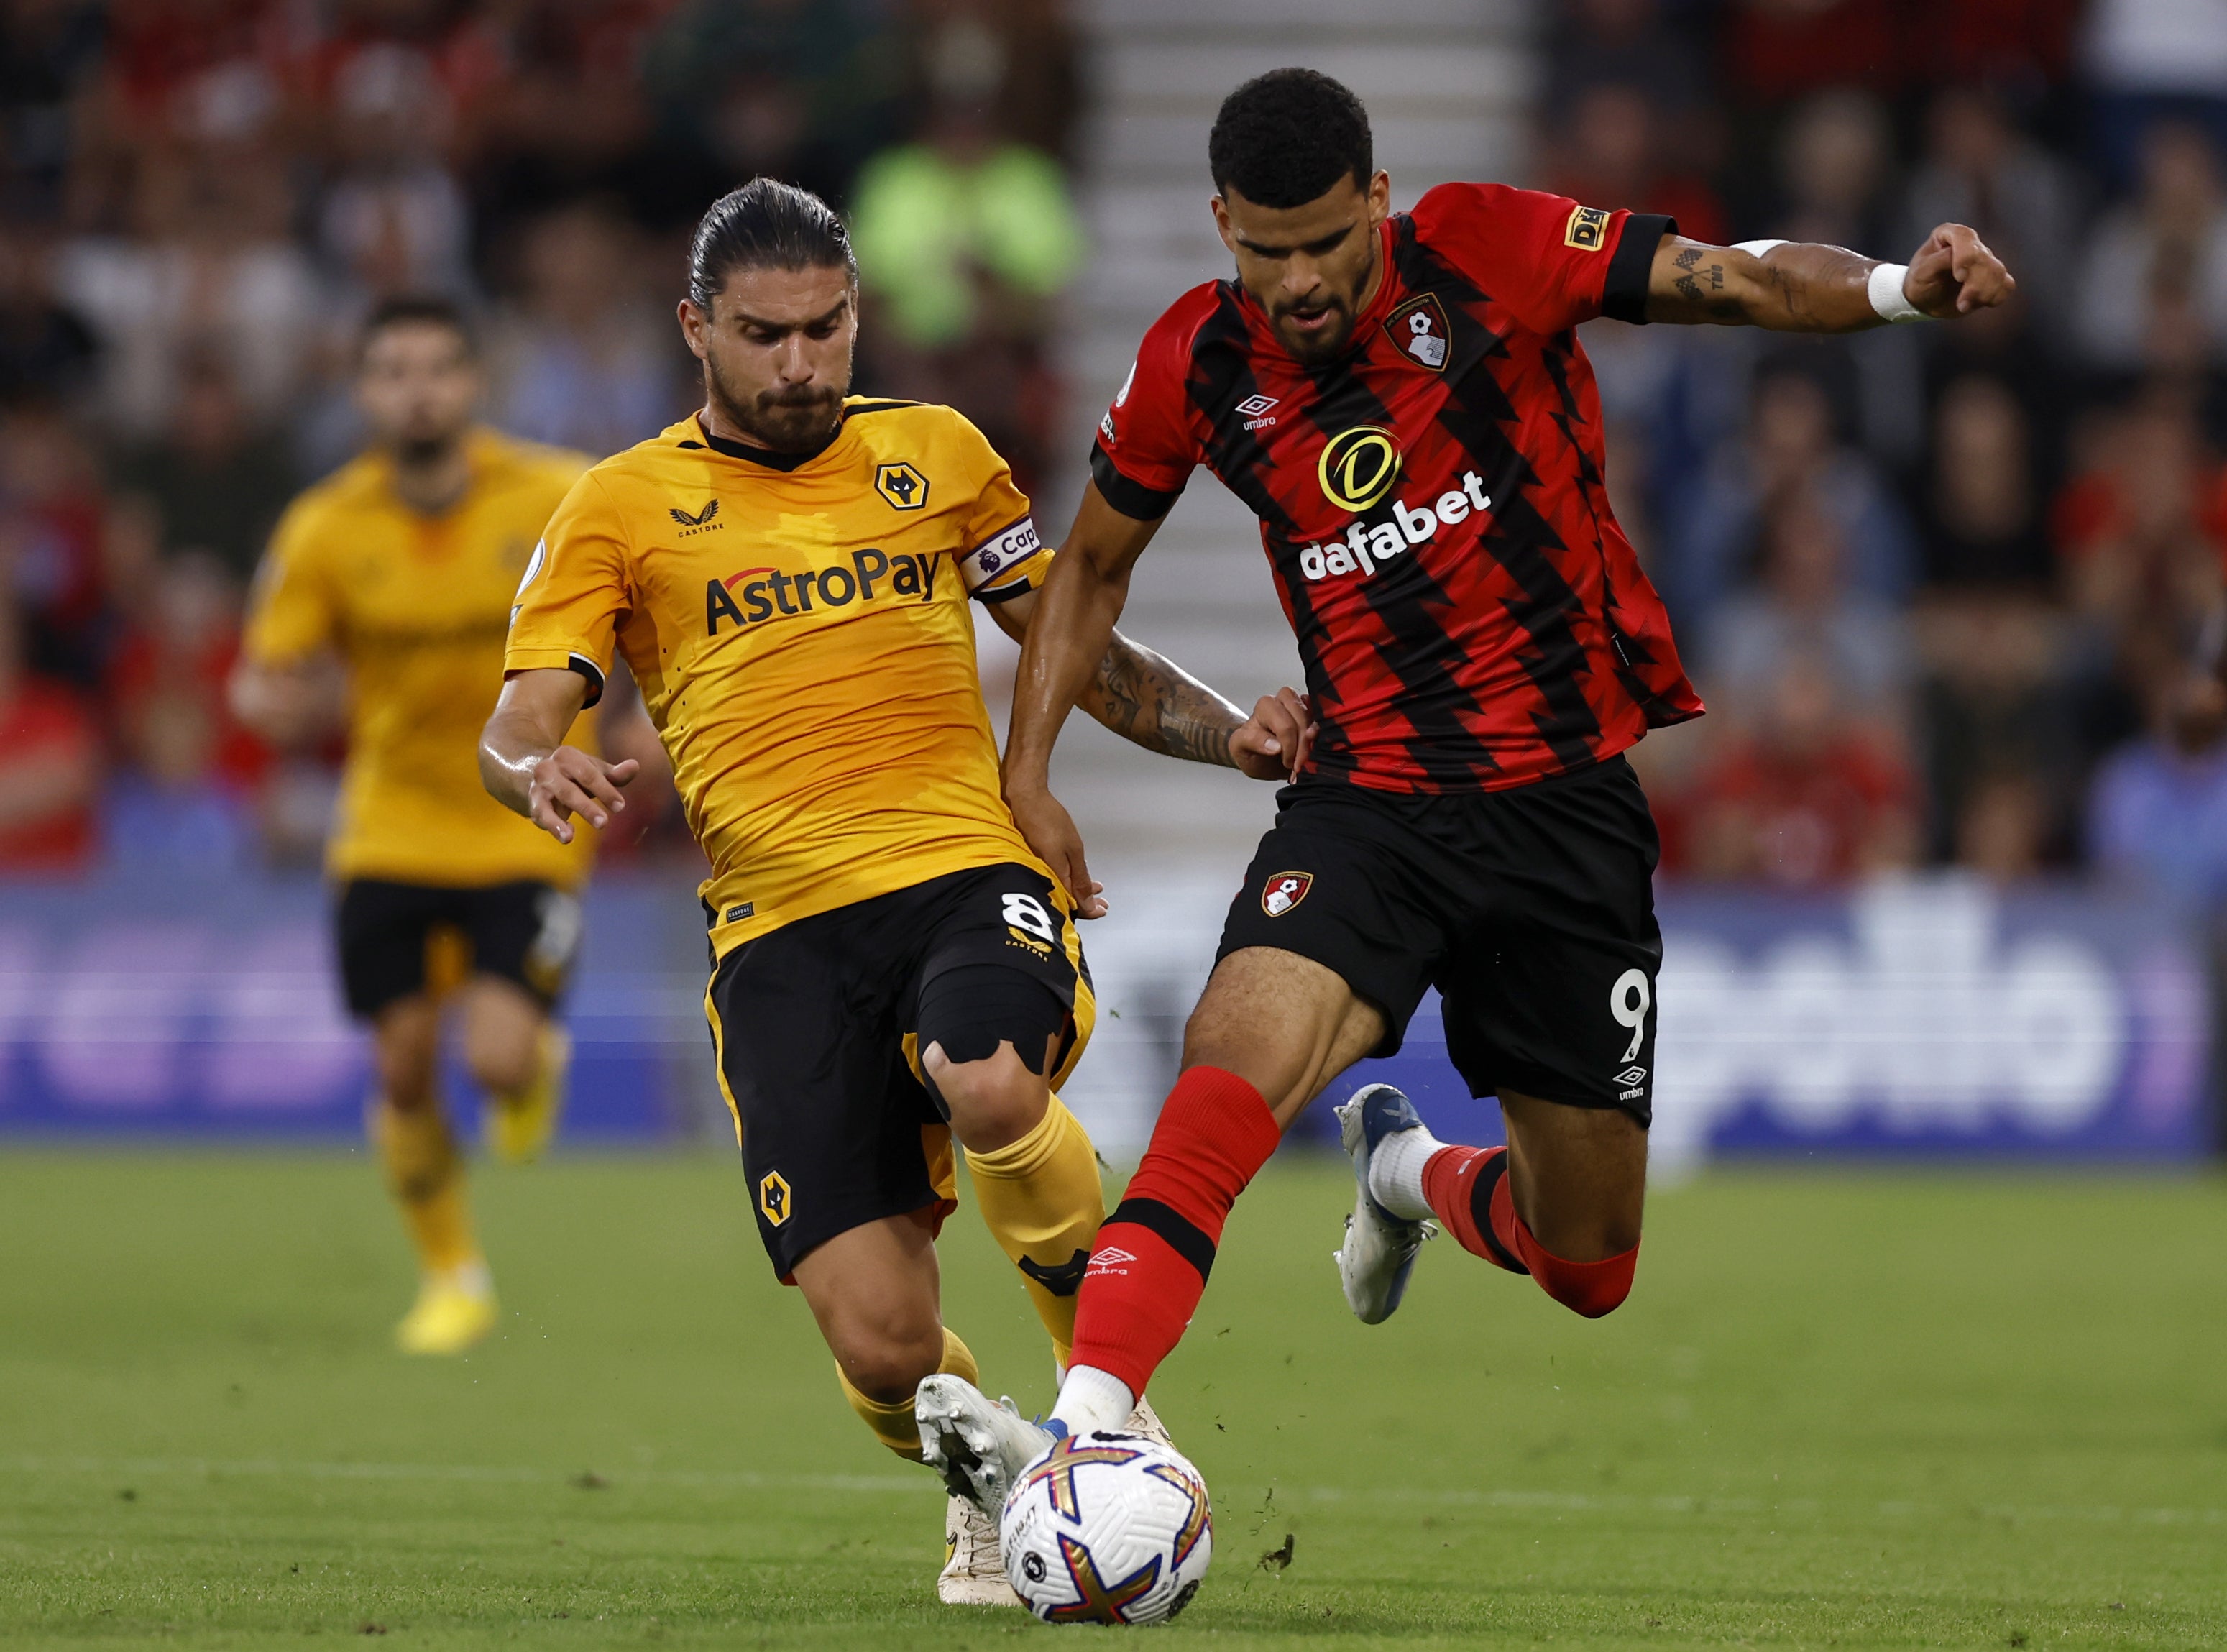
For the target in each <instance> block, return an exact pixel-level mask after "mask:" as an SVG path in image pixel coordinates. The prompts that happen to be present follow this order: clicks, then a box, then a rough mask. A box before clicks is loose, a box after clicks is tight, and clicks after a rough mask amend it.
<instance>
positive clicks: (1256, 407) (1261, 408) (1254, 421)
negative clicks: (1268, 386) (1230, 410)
mask: <svg viewBox="0 0 2227 1652" xmlns="http://www.w3.org/2000/svg"><path fill="white" fill-rule="evenodd" d="M1274 405H1276V399H1275V398H1274V397H1273V396H1248V397H1247V398H1246V399H1244V400H1243V401H1241V402H1239V403H1238V404H1237V411H1239V412H1241V413H1242V414H1244V415H1245V428H1246V429H1247V430H1248V431H1257V430H1259V429H1260V427H1261V426H1262V425H1264V424H1274V423H1275V422H1276V421H1275V420H1274V419H1273V418H1268V417H1267V412H1268V410H1269V409H1270V408H1271V407H1273V406H1274Z"/></svg>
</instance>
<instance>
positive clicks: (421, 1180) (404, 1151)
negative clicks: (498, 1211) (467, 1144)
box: [370, 1100, 481, 1274]
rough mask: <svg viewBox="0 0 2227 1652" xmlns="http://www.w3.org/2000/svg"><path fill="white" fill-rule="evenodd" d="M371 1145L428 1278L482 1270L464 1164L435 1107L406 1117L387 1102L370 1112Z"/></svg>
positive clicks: (444, 1122)
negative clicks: (467, 1269) (461, 1271)
mask: <svg viewBox="0 0 2227 1652" xmlns="http://www.w3.org/2000/svg"><path fill="white" fill-rule="evenodd" d="M370 1124H371V1139H372V1144H373V1145H374V1146H375V1147H377V1148H378V1149H379V1156H380V1162H381V1163H382V1164H384V1165H385V1166H386V1185H387V1187H388V1190H390V1191H392V1193H393V1195H394V1198H395V1202H397V1203H399V1205H400V1206H401V1207H402V1220H403V1223H404V1225H405V1226H406V1227H407V1228H409V1229H410V1238H411V1241H412V1243H413V1244H415V1245H416V1246H417V1247H418V1260H419V1261H420V1262H421V1263H423V1264H424V1268H425V1271H426V1272H428V1273H440V1274H450V1273H454V1272H457V1271H458V1270H459V1269H463V1268H468V1267H474V1266H481V1262H480V1247H479V1242H478V1241H477V1240H476V1239H475V1237H474V1236H473V1234H472V1214H471V1208H470V1207H469V1205H468V1204H467V1203H466V1202H465V1200H464V1170H463V1161H462V1160H461V1159H460V1158H458V1157H457V1154H456V1142H455V1141H454V1139H451V1138H450V1134H449V1126H448V1123H447V1121H446V1120H444V1119H443V1118H442V1117H441V1113H440V1110H439V1108H437V1107H429V1108H426V1109H425V1110H424V1111H423V1112H418V1113H402V1112H399V1111H398V1110H396V1109H395V1108H393V1107H389V1106H388V1105H387V1104H386V1102H385V1101H383V1100H382V1101H380V1103H378V1104H377V1105H376V1106H375V1107H373V1109H372V1112H371V1118H370Z"/></svg>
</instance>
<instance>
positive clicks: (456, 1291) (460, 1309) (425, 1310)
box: [394, 1262, 498, 1354]
mask: <svg viewBox="0 0 2227 1652" xmlns="http://www.w3.org/2000/svg"><path fill="white" fill-rule="evenodd" d="M497 1311H498V1310H497V1309H496V1306H495V1285H494V1282H493V1281H492V1280H490V1279H488V1271H487V1266H486V1265H485V1264H484V1263H480V1262H469V1263H466V1264H465V1265H464V1266H462V1267H457V1268H450V1270H448V1271H447V1272H441V1273H428V1274H426V1275H425V1277H424V1282H423V1283H422V1284H421V1285H419V1286H418V1300H417V1302H416V1303H415V1304H413V1305H412V1308H411V1310H410V1311H409V1312H408V1313H407V1314H405V1315H404V1316H403V1318H402V1323H401V1324H399V1325H397V1326H396V1327H395V1328H394V1342H395V1345H396V1346H397V1347H398V1348H399V1349H401V1350H402V1351H403V1352H404V1353H405V1354H461V1353H463V1351H464V1350H465V1349H468V1348H469V1347H471V1346H472V1344H473V1343H476V1342H478V1341H479V1340H480V1339H481V1338H482V1336H486V1335H487V1334H488V1332H489V1331H491V1330H494V1329H495V1317H496V1314H497Z"/></svg>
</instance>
